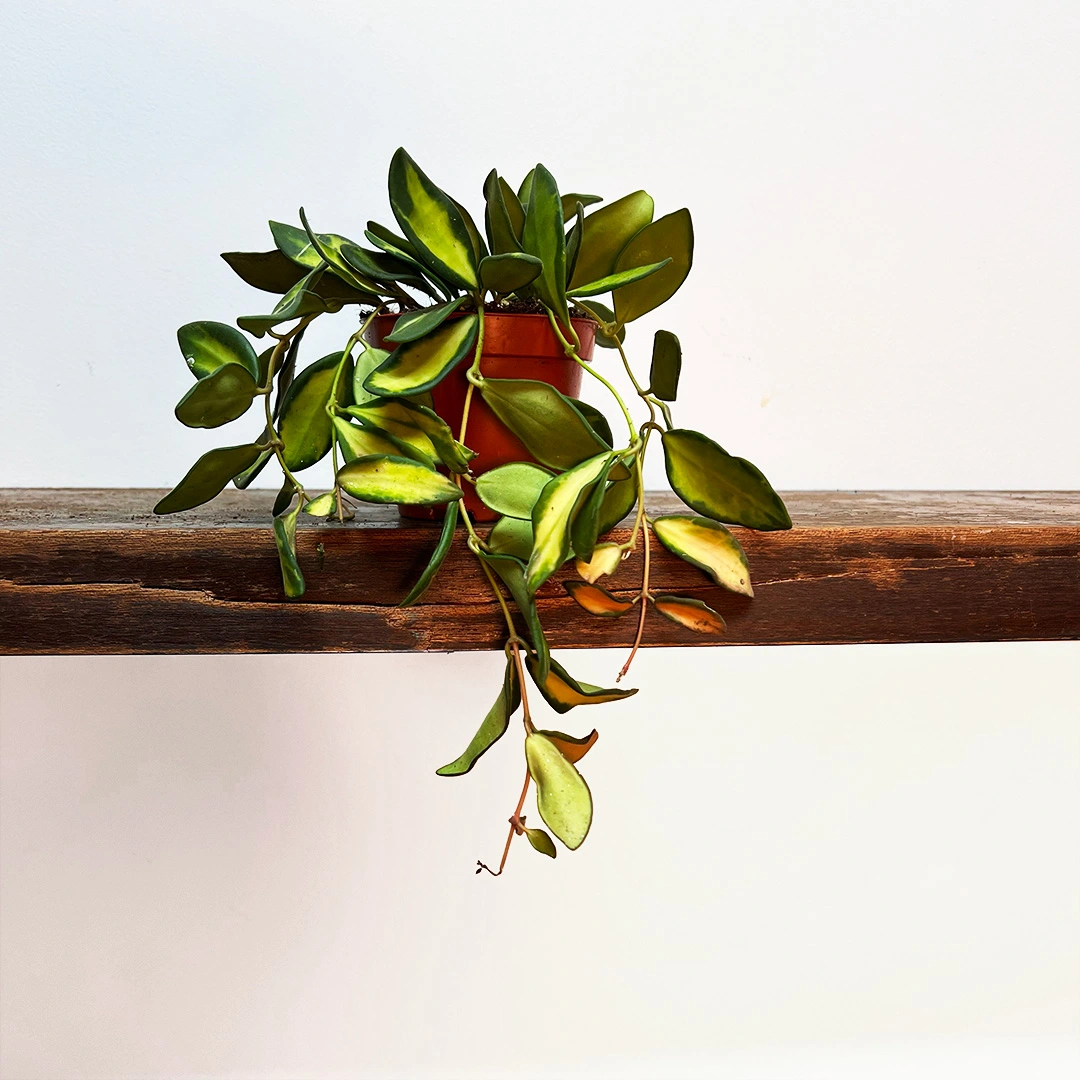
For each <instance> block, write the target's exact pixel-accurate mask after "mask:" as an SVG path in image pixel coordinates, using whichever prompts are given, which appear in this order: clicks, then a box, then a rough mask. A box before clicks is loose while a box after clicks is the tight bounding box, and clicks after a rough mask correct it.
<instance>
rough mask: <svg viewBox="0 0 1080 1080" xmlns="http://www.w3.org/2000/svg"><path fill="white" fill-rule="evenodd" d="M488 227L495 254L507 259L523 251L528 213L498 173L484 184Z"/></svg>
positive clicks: (494, 172) (489, 177) (485, 216)
mask: <svg viewBox="0 0 1080 1080" xmlns="http://www.w3.org/2000/svg"><path fill="white" fill-rule="evenodd" d="M484 200H485V207H484V225H485V227H486V228H487V235H488V243H489V244H490V245H491V250H492V253H493V254H495V255H504V254H507V253H508V252H514V251H521V232H522V229H523V228H524V226H525V211H524V210H522V208H521V203H520V202H518V197H517V195H515V194H514V191H513V189H512V188H511V187H510V185H509V184H508V183H507V182H506V181H505V180H503V179H502V177H501V176H499V174H498V172H497V171H496V170H495V169H492V170H491V172H489V173H488V175H487V179H486V180H485V181H484Z"/></svg>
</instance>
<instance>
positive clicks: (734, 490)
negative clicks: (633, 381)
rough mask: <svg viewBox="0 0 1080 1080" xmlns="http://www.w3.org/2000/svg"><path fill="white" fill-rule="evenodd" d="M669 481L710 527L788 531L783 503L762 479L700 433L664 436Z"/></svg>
mask: <svg viewBox="0 0 1080 1080" xmlns="http://www.w3.org/2000/svg"><path fill="white" fill-rule="evenodd" d="M664 459H665V463H666V465H667V475H668V480H670V481H671V486H672V487H673V488H674V489H675V491H676V493H677V494H678V495H679V496H680V497H681V498H682V500H683V502H685V503H686V504H687V506H690V507H693V509H695V510H696V511H697V512H698V513H699V514H704V515H705V517H710V518H712V519H713V520H714V521H726V522H728V523H729V524H733V525H746V526H747V527H748V528H751V529H760V530H771V529H790V528H791V518H790V517H789V516H788V512H787V508H786V507H785V506H784V502H783V500H782V499H781V498H780V496H779V495H777V494H776V492H775V491H773V489H772V485H771V484H770V483H769V481H768V480H766V479H765V476H764V474H763V473H762V472H761V470H760V469H758V468H757V467H756V466H754V465H751V464H750V462H749V461H747V460H746V459H745V458H740V457H733V456H732V455H731V454H729V453H728V452H727V451H726V450H724V449H723V448H722V447H720V446H718V445H717V444H716V443H714V442H713V441H712V439H709V438H707V437H706V436H704V435H702V434H701V433H700V432H698V431H690V430H688V429H686V428H674V429H673V430H671V431H665V432H664Z"/></svg>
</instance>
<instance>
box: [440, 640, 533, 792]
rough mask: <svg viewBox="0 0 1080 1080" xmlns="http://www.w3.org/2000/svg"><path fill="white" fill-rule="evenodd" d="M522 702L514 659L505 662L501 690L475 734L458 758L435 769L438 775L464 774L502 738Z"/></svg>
mask: <svg viewBox="0 0 1080 1080" xmlns="http://www.w3.org/2000/svg"><path fill="white" fill-rule="evenodd" d="M520 704H521V687H520V686H519V685H518V681H517V670H516V666H515V664H514V661H513V660H510V659H508V660H507V661H506V668H505V670H504V673H503V684H502V689H501V690H500V691H499V696H498V697H497V698H496V699H495V704H494V705H492V706H491V708H490V709H489V710H488V714H487V716H485V717H484V720H483V723H481V725H480V727H479V729H478V730H477V732H476V734H475V735H474V736H473V737H472V740H471V741H470V742H469V745H468V746H466V747H465V749H464V751H463V752H462V754H461V756H460V757H457V758H455V759H454V760H453V761H451V762H450V764H449V765H444V766H443V767H442V768H441V769H437V770H436V775H437V776H464V775H465V773H467V772H468V771H469V770H470V769H471V768H472V767H473V766H474V765H475V764H476V762H477V761H478V760H479V759H480V757H481V756H482V755H483V754H485V753H486V752H487V751H488V750H490V749H491V747H493V746H494V745H495V743H497V742H498V741H499V739H501V738H502V737H503V735H504V734H505V732H506V728H507V726H508V725H509V723H510V717H511V716H513V715H514V713H515V712H516V711H517V707H518V705H520Z"/></svg>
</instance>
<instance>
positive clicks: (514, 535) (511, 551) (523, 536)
mask: <svg viewBox="0 0 1080 1080" xmlns="http://www.w3.org/2000/svg"><path fill="white" fill-rule="evenodd" d="M487 546H488V547H489V548H491V550H492V551H493V552H495V553H496V554H497V555H513V556H514V558H515V559H520V560H521V565H522V566H523V567H524V565H525V564H526V563H527V562H528V561H529V556H530V555H531V554H532V547H533V531H532V519H531V518H530V519H529V520H528V521H524V520H522V519H521V518H512V517H504V518H499V520H498V521H496V522H495V524H494V525H493V526H492V527H491V532H489V533H488V538H487Z"/></svg>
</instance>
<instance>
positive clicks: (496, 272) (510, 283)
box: [480, 251, 544, 296]
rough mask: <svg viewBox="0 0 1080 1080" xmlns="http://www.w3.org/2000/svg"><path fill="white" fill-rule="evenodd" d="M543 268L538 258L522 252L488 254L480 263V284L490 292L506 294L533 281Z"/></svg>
mask: <svg viewBox="0 0 1080 1080" xmlns="http://www.w3.org/2000/svg"><path fill="white" fill-rule="evenodd" d="M543 269H544V264H543V263H542V262H541V261H540V260H539V259H537V258H536V257H535V256H533V255H526V254H525V253H524V252H520V251H508V252H505V253H504V254H502V255H489V256H488V257H487V258H486V259H483V260H482V261H481V263H480V284H481V285H483V286H484V288H485V289H488V290H489V291H490V292H493V293H498V294H499V295H500V296H507V295H509V294H510V293H512V292H517V291H518V290H519V289H523V288H524V287H525V286H526V285H528V284H530V283H531V282H533V281H535V280H536V279H537V278H538V277H539V276H540V274H541V273H542V272H543Z"/></svg>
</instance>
